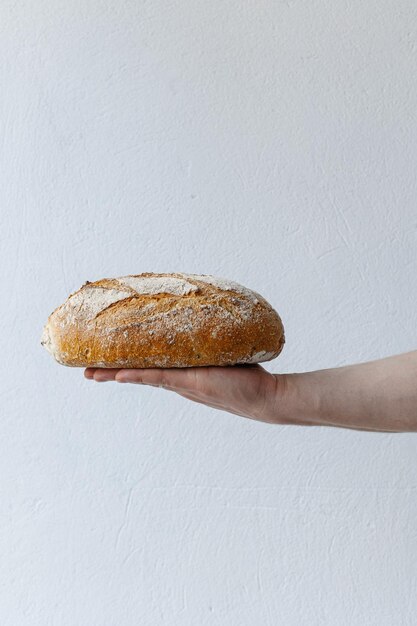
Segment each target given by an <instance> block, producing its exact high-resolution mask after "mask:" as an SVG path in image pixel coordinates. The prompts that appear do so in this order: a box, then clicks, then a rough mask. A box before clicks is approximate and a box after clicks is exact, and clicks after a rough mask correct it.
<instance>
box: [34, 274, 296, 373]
mask: <svg viewBox="0 0 417 626" xmlns="http://www.w3.org/2000/svg"><path fill="white" fill-rule="evenodd" d="M284 342H285V338H284V328H283V325H282V322H281V319H280V317H279V315H278V313H277V312H276V311H275V310H274V309H273V308H272V306H271V305H270V304H269V303H268V302H267V301H266V300H265V299H264V298H263V297H262V296H261V295H260V294H259V293H256V292H255V291H252V290H250V289H247V288H246V287H243V286H242V285H240V284H238V283H236V282H233V281H230V280H227V279H225V278H220V277H217V276H211V275H206V274H204V275H199V274H183V273H169V274H155V273H151V272H146V273H143V274H138V275H134V276H133V275H132V276H123V277H120V278H103V279H102V280H97V281H95V282H89V281H87V282H86V283H84V285H83V286H82V287H81V288H80V289H79V290H78V291H76V292H74V293H72V294H71V295H70V296H69V297H68V299H67V300H66V301H65V302H64V303H63V304H62V305H61V306H59V307H58V308H57V309H55V311H54V312H53V313H51V315H50V316H49V318H48V321H47V323H46V325H45V327H44V329H43V334H42V340H41V343H42V345H43V346H44V347H45V348H46V349H47V350H48V351H49V352H50V353H51V354H52V355H53V356H54V358H55V359H56V361H58V363H61V364H62V365H67V366H70V367H87V366H92V367H106V368H109V367H118V368H135V367H145V368H149V367H196V366H204V365H217V366H223V365H236V364H238V363H261V362H263V361H269V360H271V359H273V358H275V357H276V356H278V354H279V353H280V352H281V350H282V348H283V345H284Z"/></svg>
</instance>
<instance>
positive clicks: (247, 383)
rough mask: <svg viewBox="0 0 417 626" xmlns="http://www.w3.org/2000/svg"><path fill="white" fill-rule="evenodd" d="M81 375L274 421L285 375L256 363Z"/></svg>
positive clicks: (97, 371) (91, 371) (98, 370)
mask: <svg viewBox="0 0 417 626" xmlns="http://www.w3.org/2000/svg"><path fill="white" fill-rule="evenodd" d="M84 375H85V377H86V378H88V379H89V380H95V381H97V382H105V381H111V380H113V381H116V382H119V383H136V384H143V385H153V386H154V387H162V388H164V389H167V390H170V391H175V392H176V393H178V394H179V395H181V396H183V397H184V398H188V399H189V400H193V401H194V402H199V403H201V404H205V405H207V406H210V407H213V408H214V409H219V410H221V411H228V412H229V413H234V414H235V415H241V416H243V417H249V418H252V419H256V420H260V421H264V422H270V423H277V422H278V421H279V420H278V419H277V416H276V412H275V411H274V406H275V403H276V401H277V396H278V393H282V392H283V391H284V388H285V377H284V376H282V377H281V376H278V375H276V374H271V373H270V372H267V371H266V370H265V369H263V367H261V366H260V365H259V364H254V365H235V366H227V367H191V368H149V369H109V368H94V367H88V368H87V369H86V370H85V372H84Z"/></svg>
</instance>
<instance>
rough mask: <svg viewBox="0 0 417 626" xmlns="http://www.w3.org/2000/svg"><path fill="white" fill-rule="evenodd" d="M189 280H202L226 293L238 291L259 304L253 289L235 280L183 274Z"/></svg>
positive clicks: (208, 275)
mask: <svg viewBox="0 0 417 626" xmlns="http://www.w3.org/2000/svg"><path fill="white" fill-rule="evenodd" d="M183 275H184V276H187V277H189V278H194V279H195V280H201V282H203V283H208V284H209V285H213V287H217V288H218V289H224V290H225V291H237V292H238V293H241V294H242V295H244V296H247V297H248V298H250V299H251V300H253V301H254V303H255V304H256V303H257V302H258V299H257V297H256V296H257V295H259V294H256V293H255V292H254V291H252V290H251V289H248V288H247V287H244V286H243V285H240V284H239V283H235V282H234V281H233V280H229V279H228V278H221V277H220V276H212V275H211V274H183Z"/></svg>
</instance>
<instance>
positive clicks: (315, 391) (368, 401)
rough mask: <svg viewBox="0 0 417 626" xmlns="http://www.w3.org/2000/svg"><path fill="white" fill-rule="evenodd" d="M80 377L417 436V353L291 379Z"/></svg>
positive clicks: (265, 416) (312, 421) (284, 420)
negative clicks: (150, 387)
mask: <svg viewBox="0 0 417 626" xmlns="http://www.w3.org/2000/svg"><path fill="white" fill-rule="evenodd" d="M85 377H86V378H88V379H90V380H96V381H99V382H104V381H110V380H113V381H116V382H130V383H138V384H145V385H153V386H156V387H162V388H164V389H167V390H171V391H175V392H176V393H178V394H180V395H182V396H184V397H185V398H188V399H189V400H192V401H194V402H199V403H202V404H206V405H207V406H210V407H213V408H215V409H219V410H222V411H227V412H229V413H234V414H236V415H241V416H244V417H249V418H251V419H256V420H259V421H264V422H268V423H272V424H294V425H302V426H336V427H340V428H353V429H357V430H371V431H386V432H417V351H413V352H407V353H404V354H400V355H396V356H390V357H387V358H384V359H379V360H375V361H369V362H366V363H359V364H356V365H347V366H343V367H336V368H331V369H324V370H317V371H312V372H303V373H291V374H272V373H270V372H267V371H266V370H264V369H263V368H262V367H261V366H260V365H252V366H249V365H248V366H245V365H243V366H235V367H194V368H172V369H156V368H152V369H100V368H87V369H86V370H85Z"/></svg>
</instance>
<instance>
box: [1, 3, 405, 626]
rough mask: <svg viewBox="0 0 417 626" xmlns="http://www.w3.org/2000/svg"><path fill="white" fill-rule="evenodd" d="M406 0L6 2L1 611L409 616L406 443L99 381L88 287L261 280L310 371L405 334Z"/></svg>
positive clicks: (286, 364)
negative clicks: (68, 326) (78, 299)
mask: <svg viewBox="0 0 417 626" xmlns="http://www.w3.org/2000/svg"><path fill="white" fill-rule="evenodd" d="M416 76H417V7H416V3H415V0H409V1H405V0H367V1H366V2H363V1H359V0H357V1H353V0H350V1H347V0H321V1H318V0H298V1H297V0H287V1H284V0H283V1H278V0H276V1H272V0H269V1H267V0H257V1H256V2H255V1H244V2H239V1H238V0H234V1H232V2H221V0H210V2H208V1H206V0H193V1H192V2H190V1H187V0H178V1H174V2H163V1H162V0H153V1H152V2H150V1H145V0H117V2H116V1H114V2H111V3H109V2H106V1H103V2H99V1H98V0H94V1H93V0H87V1H83V2H81V1H79V0H77V1H76V0H70V1H68V0H65V1H64V0H42V2H35V1H34V0H31V1H28V0H26V1H25V0H22V1H21V2H11V1H9V0H5V1H3V2H2V3H1V6H0V93H1V97H0V150H1V152H0V159H1V162H0V194H1V201H0V207H1V209H0V210H1V230H0V238H1V259H0V267H1V272H2V276H3V278H2V291H1V301H2V307H1V350H2V355H1V366H0V367H1V372H0V375H1V389H0V394H1V395H0V402H1V404H0V411H1V419H0V623H1V625H2V626H35V625H36V626H38V625H39V626H79V625H80V626H84V625H91V626H136V625H138V624H140V625H141V626H160V625H167V626H176V625H179V626H180V625H186V626H197V625H198V626H205V625H207V626H215V625H216V626H255V625H256V626H257V625H258V624H262V625H265V626H275V625H277V624H285V625H286V626H300V625H303V626H304V625H308V626H315V625H323V624H325V625H329V626H345V625H346V626H352V625H353V626H370V625H375V626H402V625H415V624H416V623H417V618H416V614H417V569H416V550H417V527H416V517H417V498H416V495H417V472H416V464H417V439H416V437H415V436H414V435H409V434H402V435H401V434H372V433H360V432H355V431H344V430H339V429H326V428H316V429H303V428H302V427H275V426H270V425H266V424H261V423H255V422H253V421H251V420H245V419H243V418H239V417H237V416H235V415H231V414H227V413H222V412H220V411H216V410H214V409H210V408H207V407H204V406H202V405H199V404H195V403H191V402H189V401H187V400H185V399H184V398H182V397H180V396H177V395H175V394H173V393H171V392H169V391H166V390H160V389H155V388H152V387H137V386H133V385H130V386H128V385H124V386H123V385H117V384H115V383H107V384H103V385H98V384H95V383H91V382H88V381H85V380H84V379H83V375H82V370H81V369H72V368H65V367H62V366H59V365H58V364H56V363H55V362H54V361H53V359H52V358H51V357H50V356H49V355H48V354H47V353H46V352H45V351H44V350H43V349H42V348H41V346H40V333H41V329H42V325H43V323H44V322H45V320H46V318H47V316H48V315H49V313H50V312H51V311H52V310H53V309H54V308H55V307H56V306H58V305H59V304H61V302H62V301H63V300H64V299H65V298H66V297H67V295H68V294H69V293H70V292H71V291H74V290H75V289H78V287H79V286H80V285H81V284H82V283H83V282H84V281H85V280H96V279H99V278H102V277H103V276H114V275H121V274H128V273H139V272H143V271H167V272H170V271H184V272H191V273H207V274H208V273H211V274H215V275H218V276H223V277H226V278H230V279H232V280H236V281H238V282H241V283H243V284H244V285H246V286H248V287H250V288H253V289H255V290H256V291H259V292H260V293H261V294H263V295H264V296H265V297H266V298H267V299H268V300H269V301H270V302H271V304H272V305H273V306H274V307H275V308H276V309H277V310H278V311H279V312H280V314H281V316H282V318H283V321H284V324H285V328H286V337H287V344H286V346H285V349H284V351H283V353H282V355H281V356H280V357H279V358H278V359H277V360H276V361H272V362H270V363H268V364H267V365H265V367H266V369H269V370H270V371H273V372H279V371H282V372H285V371H302V370H308V369H318V368H323V367H332V366H337V365H341V364H346V363H353V362H359V361H366V360H371V359H374V358H379V357H384V356H387V355H389V354H396V353H400V352H404V351H408V350H412V349H416V348H417V338H416V304H417V302H416V290H415V286H416V279H415V276H416V269H417V267H416V244H417V208H416V205H417V203H416V199H417V185H416V163H417V115H416V110H417V80H416Z"/></svg>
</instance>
